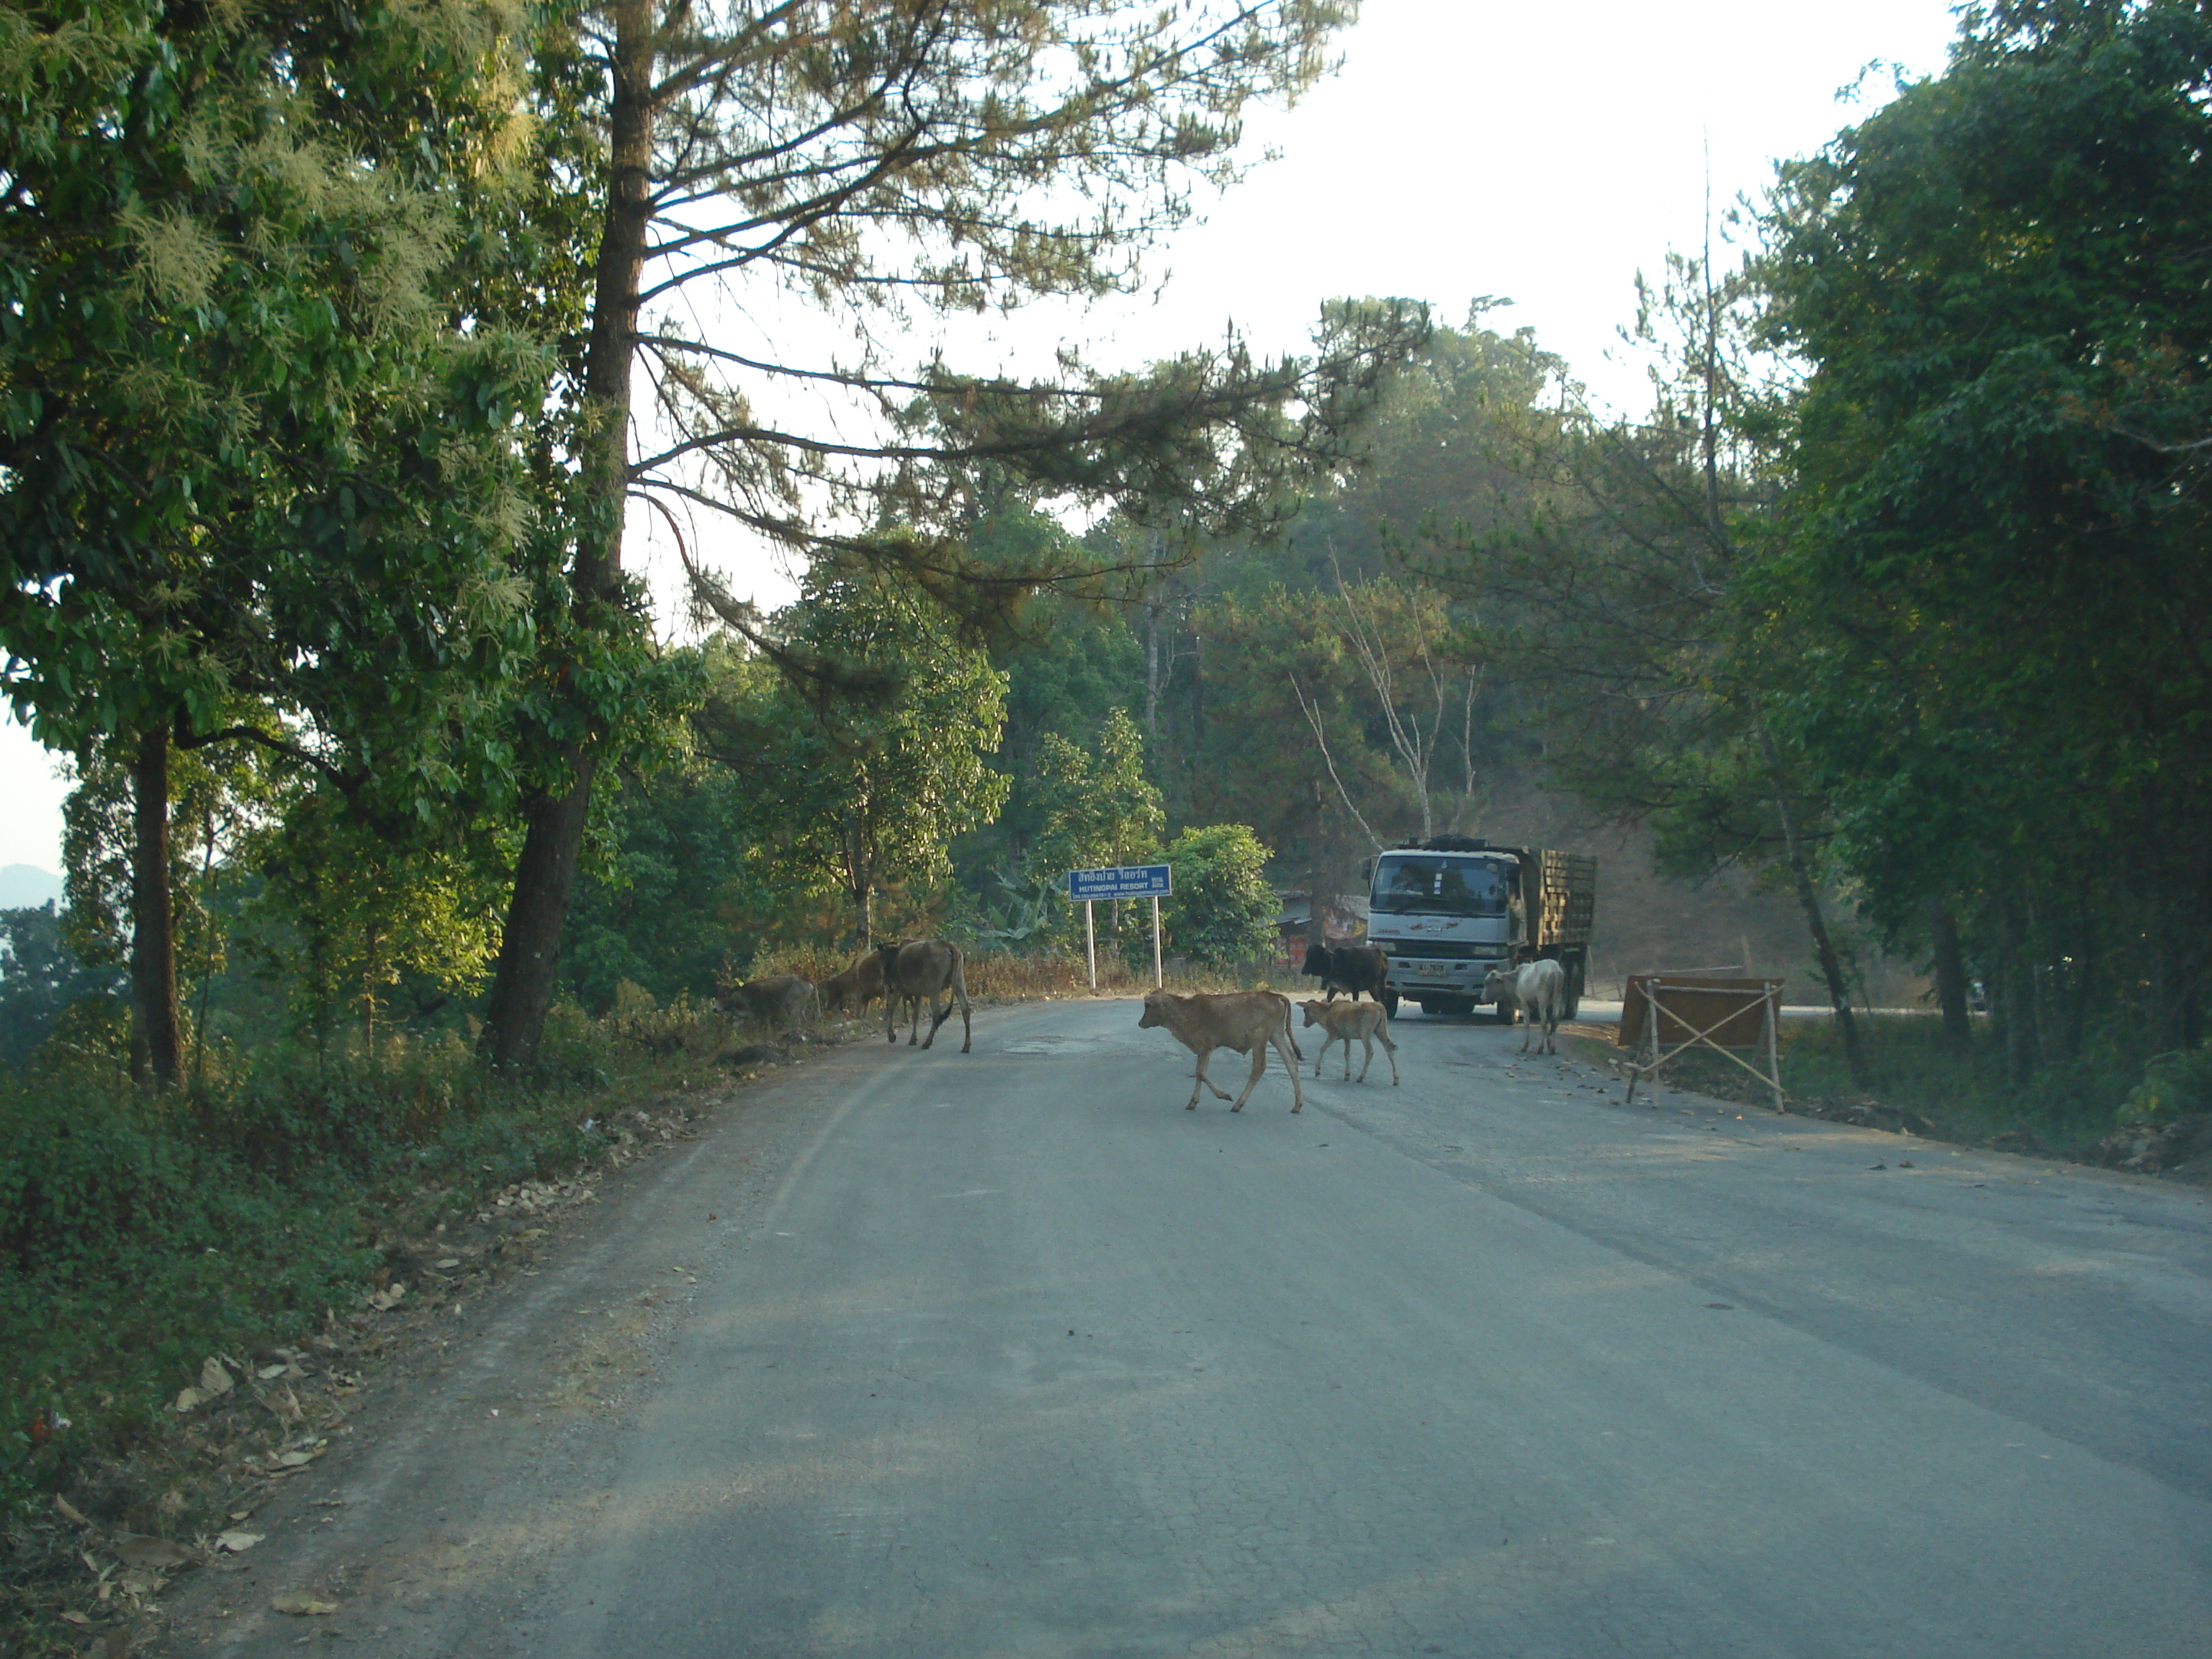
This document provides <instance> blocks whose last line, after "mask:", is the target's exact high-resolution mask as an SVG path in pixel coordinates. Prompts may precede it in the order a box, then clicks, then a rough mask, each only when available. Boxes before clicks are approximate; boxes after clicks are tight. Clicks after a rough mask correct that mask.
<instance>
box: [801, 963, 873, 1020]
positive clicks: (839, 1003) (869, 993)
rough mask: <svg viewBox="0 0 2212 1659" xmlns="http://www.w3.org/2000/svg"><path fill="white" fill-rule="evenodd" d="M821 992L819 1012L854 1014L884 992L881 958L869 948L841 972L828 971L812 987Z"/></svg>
mask: <svg viewBox="0 0 2212 1659" xmlns="http://www.w3.org/2000/svg"><path fill="white" fill-rule="evenodd" d="M814 988H815V989H816V990H817V991H818V992H820V993H821V995H822V1012H823V1013H825V1014H835V1013H842V1012H844V1011H845V1010H846V1009H848V1008H850V1009H851V1010H853V1012H855V1013H858V1012H860V1011H861V1010H862V1009H864V1008H866V1006H868V1005H869V1004H870V1003H872V1002H873V1001H874V1000H876V999H877V998H878V997H879V996H881V995H883V994H884V959H883V957H881V956H880V955H878V953H877V952H875V951H869V952H868V953H867V954H866V956H864V957H860V958H859V960H857V961H855V962H854V963H853V965H852V966H851V967H849V968H848V969H845V971H844V972H843V973H842V974H832V975H829V978H827V979H825V980H823V981H822V982H821V983H820V984H819V985H817V986H816V987H814Z"/></svg>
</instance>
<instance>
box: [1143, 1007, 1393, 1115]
mask: <svg viewBox="0 0 2212 1659" xmlns="http://www.w3.org/2000/svg"><path fill="white" fill-rule="evenodd" d="M1137 1024H1138V1025H1139V1027H1145V1026H1153V1025H1164V1026H1165V1027H1166V1028H1167V1029H1168V1030H1170V1032H1172V1033H1173V1034H1174V1036H1175V1038H1176V1042H1180V1043H1182V1046H1183V1047H1184V1048H1188V1049H1189V1050H1190V1051H1191V1053H1193V1054H1196V1055H1197V1056H1198V1078H1197V1081H1195V1082H1194V1083H1193V1084H1192V1085H1191V1087H1190V1103H1189V1104H1188V1105H1187V1106H1185V1107H1184V1108H1183V1110H1185V1111H1186V1112H1194V1111H1196V1110H1197V1109H1198V1091H1200V1089H1212V1090H1213V1093H1214V1097H1215V1098H1217V1099H1219V1100H1226V1099H1228V1098H1229V1095H1228V1092H1227V1091H1225V1090H1222V1089H1218V1088H1214V1084H1213V1079H1212V1078H1210V1077H1208V1076H1206V1060H1207V1059H1208V1058H1209V1057H1211V1056H1212V1053H1213V1051H1214V1050H1215V1049H1216V1048H1234V1049H1235V1050H1236V1051H1237V1053H1238V1054H1249V1055H1251V1056H1252V1075H1251V1076H1250V1077H1249V1078H1247V1079H1245V1080H1244V1092H1243V1094H1241V1095H1239V1096H1237V1103H1236V1104H1235V1105H1234V1106H1231V1108H1230V1110H1231V1111H1232V1112H1241V1111H1243V1109H1244V1103H1245V1102H1246V1101H1247V1100H1249V1099H1250V1098H1251V1097H1252V1091H1253V1089H1254V1088H1255V1086H1257V1085H1258V1084H1259V1081H1260V1073H1262V1072H1264V1071H1266V1070H1267V1049H1268V1047H1269V1045H1270V1044H1272V1045H1273V1048H1274V1050H1275V1052H1276V1053H1277V1054H1280V1055H1281V1056H1282V1057H1283V1066H1284V1069H1285V1071H1287V1072H1289V1073H1290V1074H1291V1110H1292V1111H1294V1112H1302V1111H1304V1109H1305V1105H1306V1097H1305V1091H1304V1090H1303V1089H1302V1088H1300V1087H1299V1086H1298V1062H1299V1061H1301V1060H1304V1058H1305V1056H1304V1054H1300V1053H1299V1052H1298V1044H1297V1038H1296V1037H1294V1036H1291V1000H1290V999H1289V998H1288V997H1284V996H1277V995H1276V994H1274V993H1273V991H1200V992H1199V993H1198V994H1195V995H1193V996H1187V997H1186V996H1177V995H1176V994H1175V993H1174V992H1173V991H1148V992H1146V994H1145V1012H1143V1013H1141V1014H1139V1016H1138V1017H1137ZM1345 1058H1346V1061H1347V1063H1348V1062H1349V1060H1350V1059H1351V1051H1350V1050H1349V1049H1347V1050H1346V1054H1345Z"/></svg>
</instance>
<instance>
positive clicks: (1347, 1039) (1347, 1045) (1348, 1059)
mask: <svg viewBox="0 0 2212 1659" xmlns="http://www.w3.org/2000/svg"><path fill="white" fill-rule="evenodd" d="M1368 1048H1369V1051H1370V1053H1371V1052H1372V1051H1373V1048H1374V1044H1372V1043H1370V1044H1369V1045H1368ZM1359 1075H1360V1076H1362V1077H1365V1076H1366V1075H1367V1073H1364V1072H1362V1073H1360V1074H1359ZM1344 1080H1345V1081H1346V1083H1349V1082H1351V1081H1352V1033H1351V1032H1349V1031H1346V1033H1345V1034H1344Z"/></svg>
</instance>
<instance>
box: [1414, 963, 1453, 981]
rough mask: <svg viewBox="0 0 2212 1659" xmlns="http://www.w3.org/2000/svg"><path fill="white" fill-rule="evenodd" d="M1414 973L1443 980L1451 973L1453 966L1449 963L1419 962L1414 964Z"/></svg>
mask: <svg viewBox="0 0 2212 1659" xmlns="http://www.w3.org/2000/svg"><path fill="white" fill-rule="evenodd" d="M1413 971H1414V972H1415V973H1417V974H1420V975H1425V977H1427V978H1429V979H1442V978H1443V976H1444V975H1446V974H1448V973H1449V972H1450V971H1451V964H1450V963H1448V962H1417V963H1414V964H1413Z"/></svg>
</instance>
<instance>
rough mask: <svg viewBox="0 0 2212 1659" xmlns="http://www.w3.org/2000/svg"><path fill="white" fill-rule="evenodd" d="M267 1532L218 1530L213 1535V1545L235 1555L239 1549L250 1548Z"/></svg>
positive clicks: (265, 1535) (264, 1536)
mask: <svg viewBox="0 0 2212 1659" xmlns="http://www.w3.org/2000/svg"><path fill="white" fill-rule="evenodd" d="M268 1535H269V1534H267V1533H265V1532H240V1531H237V1530H236V1529H233V1530H231V1531H229V1532H219V1533H217V1534H216V1535H215V1547H216V1548H217V1549H219V1550H223V1551H227V1552H228V1553H230V1554H233V1555H235V1554H237V1553H239V1552H240V1550H250V1549H252V1547H254V1546H255V1545H256V1544H258V1543H259V1542H260V1541H262V1540H263V1539H264V1538H266V1537H267V1536H268Z"/></svg>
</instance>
